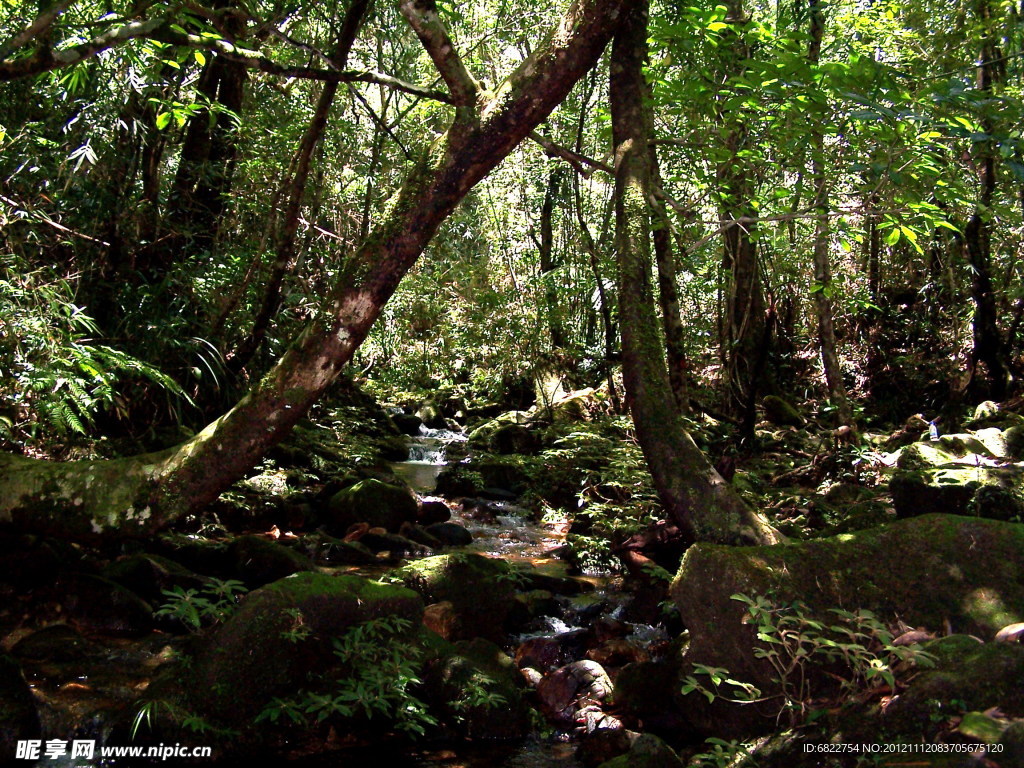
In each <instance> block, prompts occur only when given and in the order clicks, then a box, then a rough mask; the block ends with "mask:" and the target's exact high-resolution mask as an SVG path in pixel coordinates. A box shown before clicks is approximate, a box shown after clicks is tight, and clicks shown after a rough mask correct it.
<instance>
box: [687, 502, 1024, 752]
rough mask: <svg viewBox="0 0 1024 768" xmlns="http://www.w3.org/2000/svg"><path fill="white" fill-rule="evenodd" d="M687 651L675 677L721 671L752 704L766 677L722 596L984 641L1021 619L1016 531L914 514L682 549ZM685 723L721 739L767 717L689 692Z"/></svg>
mask: <svg viewBox="0 0 1024 768" xmlns="http://www.w3.org/2000/svg"><path fill="white" fill-rule="evenodd" d="M670 593H671V596H672V599H673V600H674V601H675V603H676V605H677V606H678V608H679V611H680V616H681V618H682V621H683V623H684V625H685V626H686V627H687V628H688V629H689V631H690V644H689V647H688V649H687V651H686V653H685V656H684V672H683V674H684V675H685V674H686V672H685V668H686V667H689V668H692V665H694V664H703V665H706V666H710V667H721V668H725V669H727V670H728V671H729V673H730V676H731V677H732V678H734V679H737V680H741V681H745V682H749V683H752V684H754V685H756V686H757V687H758V688H759V689H760V690H761V691H762V692H764V695H772V694H773V693H775V692H777V691H778V684H777V683H776V682H774V678H775V677H776V676H777V675H775V674H774V672H773V670H772V669H771V667H770V666H769V665H768V663H767V662H766V661H765V660H763V659H758V658H756V657H755V655H754V653H752V650H753V649H754V648H757V647H759V645H760V644H759V642H758V640H757V628H756V625H755V624H754V623H751V622H750V621H749V620H750V616H751V614H750V612H749V611H748V606H747V605H746V604H745V603H743V602H741V601H738V600H735V599H732V596H733V595H735V594H737V593H739V594H743V595H747V596H749V597H755V596H768V599H769V600H770V601H771V602H772V603H774V604H776V605H784V604H790V603H792V602H793V601H794V600H801V601H803V602H804V603H806V604H807V606H808V608H807V612H808V615H811V616H817V617H819V618H821V619H825V620H827V621H830V622H832V623H834V621H835V614H832V613H830V612H829V611H830V609H833V608H844V609H847V610H850V611H858V610H861V609H867V610H870V611H872V612H874V614H876V615H877V616H878V618H879V620H881V621H883V622H893V621H894V620H895V619H896V617H899V618H900V619H902V620H903V621H905V622H906V623H907V624H909V625H911V626H916V627H923V628H926V629H930V630H933V631H937V630H940V629H942V628H944V627H948V628H950V629H951V630H952V631H955V632H962V633H967V634H974V635H978V636H980V637H992V636H993V635H994V634H995V632H996V631H997V630H999V629H1000V628H1002V627H1004V626H1006V625H1007V624H1012V623H1014V622H1018V621H1021V620H1024V526H1021V525H1018V524H1014V523H1005V522H1000V521H994V520H982V519H977V518H964V517H956V516H952V515H924V516H921V517H916V518H911V519H907V520H903V521H899V522H896V523H891V524H889V525H883V526H880V527H878V528H874V529H870V530H866V531H860V532H857V533H853V534H843V535H840V536H836V537H833V538H829V539H818V540H814V541H807V542H802V543H796V544H787V545H783V546H775V547H727V546H718V545H711V544H698V545H695V546H693V547H691V548H690V549H689V550H688V551H687V553H686V556H685V557H684V558H683V562H682V564H681V566H680V569H679V573H678V574H677V576H676V578H675V580H674V581H673V583H672V586H671V590H670ZM686 700H687V716H688V718H689V719H690V720H691V721H692V722H693V723H694V725H695V726H696V727H697V728H698V729H699V730H700V731H702V732H704V733H708V734H713V735H716V736H724V737H725V738H729V737H730V736H731V735H732V734H737V735H738V734H749V733H751V732H752V731H756V730H758V729H759V728H760V729H763V730H766V729H770V728H772V727H773V726H774V724H775V719H774V713H768V716H767V717H766V716H764V715H757V714H756V713H755V708H753V707H746V708H743V707H737V706H734V705H730V704H728V703H726V702H723V701H721V700H716V701H715V702H714V703H713V704H709V703H708V702H706V701H705V700H704V699H703V697H701V696H699V695H698V694H696V693H693V694H690V695H689V696H687V697H686Z"/></svg>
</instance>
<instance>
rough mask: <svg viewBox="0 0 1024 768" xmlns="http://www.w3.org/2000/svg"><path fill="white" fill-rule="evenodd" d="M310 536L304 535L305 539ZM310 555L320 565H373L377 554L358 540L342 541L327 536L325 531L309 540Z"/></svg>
mask: <svg viewBox="0 0 1024 768" xmlns="http://www.w3.org/2000/svg"><path fill="white" fill-rule="evenodd" d="M310 538H311V537H310V536H306V537H305V540H307V541H308V540H309V539H310ZM309 552H310V556H311V557H312V558H313V559H314V560H315V561H316V562H317V563H320V564H321V565H330V566H337V565H373V564H375V563H377V556H376V555H375V554H374V553H373V550H371V549H370V548H369V547H367V546H366V545H365V544H360V543H359V542H358V541H343V540H341V539H336V538H334V537H333V536H329V535H328V534H326V533H321V534H319V535H318V536H317V537H316V539H315V540H314V541H312V542H311V547H310V549H309Z"/></svg>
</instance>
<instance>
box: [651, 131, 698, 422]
mask: <svg viewBox="0 0 1024 768" xmlns="http://www.w3.org/2000/svg"><path fill="white" fill-rule="evenodd" d="M653 133H654V131H653V126H652V130H651V131H650V132H649V135H653ZM648 151H649V152H650V155H651V157H650V162H651V174H652V177H651V180H652V182H653V183H654V186H655V187H656V188H658V189H661V188H663V187H664V186H665V185H664V184H663V183H662V180H661V170H660V166H659V164H658V149H657V147H656V146H655V145H654V144H653V143H651V144H650V145H649V148H648ZM651 212H652V213H653V215H654V221H655V224H654V233H653V237H652V240H653V242H654V261H655V264H656V265H657V269H658V303H659V304H660V305H661V324H662V330H663V331H664V332H665V355H666V358H667V360H668V382H669V385H670V386H671V388H672V396H673V397H674V398H675V401H676V408H678V409H679V412H680V413H683V414H686V413H689V412H690V386H689V382H688V381H687V371H688V370H689V365H688V363H687V362H686V342H685V341H684V340H683V318H682V314H681V310H680V308H679V288H678V287H677V286H676V257H675V252H674V251H673V249H672V230H671V222H670V221H669V218H668V211H666V210H665V205H664V203H662V202H661V200H659V199H658V198H657V196H653V197H651Z"/></svg>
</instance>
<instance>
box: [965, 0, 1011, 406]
mask: <svg viewBox="0 0 1024 768" xmlns="http://www.w3.org/2000/svg"><path fill="white" fill-rule="evenodd" d="M975 12H976V14H977V16H978V20H979V21H980V22H981V23H982V24H983V25H985V33H984V39H983V42H982V47H981V56H980V57H979V59H978V67H977V74H976V85H977V88H978V90H979V91H981V92H982V93H984V94H987V95H990V94H991V93H992V91H993V86H994V85H995V84H996V83H997V82H998V80H999V70H998V66H999V65H998V62H999V61H1000V58H1001V56H1000V53H999V49H998V46H997V40H998V38H997V37H996V32H995V29H994V28H993V24H994V20H993V19H992V8H991V6H990V4H989V0H975ZM981 125H982V129H983V130H984V132H985V133H986V134H987V135H988V136H989V137H990V138H989V139H987V140H986V141H984V142H979V143H978V144H976V145H975V146H976V147H978V148H979V150H980V152H979V154H980V156H979V157H978V158H976V160H975V164H976V166H977V168H978V183H979V186H980V188H981V189H980V192H979V196H978V206H977V208H976V209H975V211H974V215H972V216H971V219H970V221H968V222H967V226H966V227H964V244H965V245H966V247H967V260H968V263H969V264H970V266H971V298H972V299H974V322H973V326H974V348H973V350H972V351H971V371H970V373H971V380H970V389H971V390H973V391H974V392H975V394H976V395H978V396H981V395H985V396H988V397H992V398H995V399H996V400H1002V399H1003V398H1004V397H1005V396H1006V392H1007V388H1008V385H1009V375H1008V371H1007V368H1006V364H1005V362H1004V360H1003V342H1002V337H1001V336H1000V333H999V325H998V322H997V319H996V301H995V294H994V293H993V289H992V273H991V257H992V245H991V233H990V225H989V217H990V216H991V208H992V198H993V197H994V195H995V190H996V146H995V139H994V138H991V137H993V136H994V135H995V131H996V126H995V121H994V119H993V118H992V117H991V116H986V117H983V118H982V120H981ZM979 363H984V364H985V368H986V369H987V373H988V391H987V392H980V391H979V386H978V382H979V380H980V377H979V376H978V364H979Z"/></svg>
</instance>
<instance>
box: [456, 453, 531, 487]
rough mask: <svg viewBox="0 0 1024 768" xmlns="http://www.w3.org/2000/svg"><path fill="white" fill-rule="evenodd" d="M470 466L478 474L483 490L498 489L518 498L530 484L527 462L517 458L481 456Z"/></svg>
mask: <svg viewBox="0 0 1024 768" xmlns="http://www.w3.org/2000/svg"><path fill="white" fill-rule="evenodd" d="M470 466H471V468H472V469H473V470H475V471H476V472H477V473H479V475H480V477H481V479H482V480H483V488H498V489H501V490H504V491H508V492H509V493H511V494H513V495H515V496H519V495H520V494H522V493H524V492H525V491H526V489H527V487H528V486H529V483H530V473H529V470H528V466H529V462H528V461H527V460H524V459H521V458H519V457H517V456H481V457H479V458H477V459H474V460H473V462H472V463H471V465H470ZM483 488H482V489H481V490H483Z"/></svg>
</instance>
